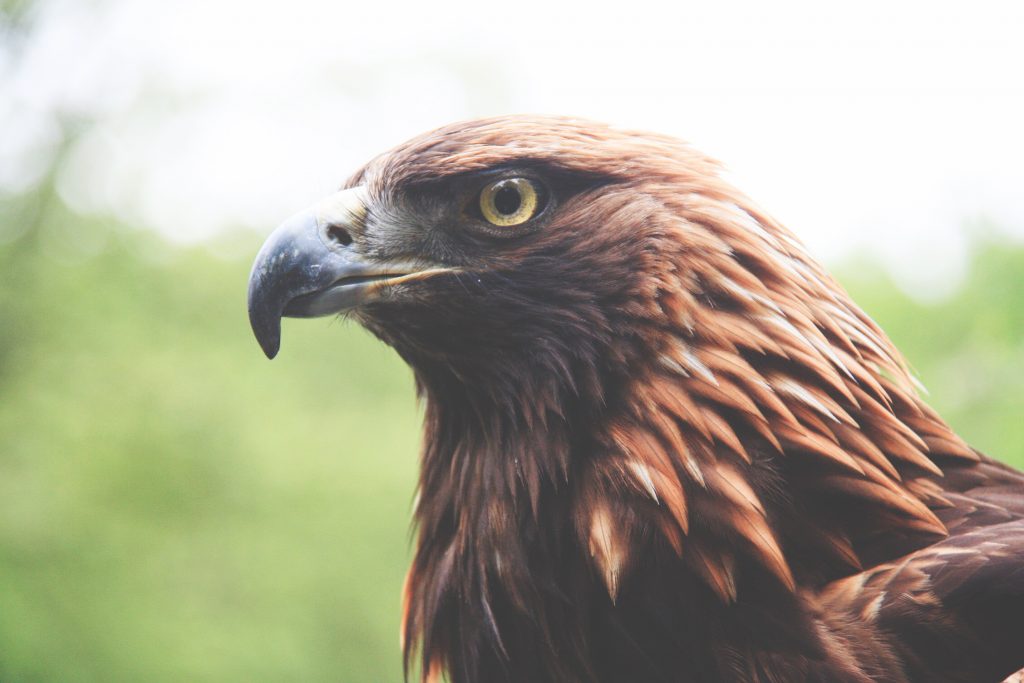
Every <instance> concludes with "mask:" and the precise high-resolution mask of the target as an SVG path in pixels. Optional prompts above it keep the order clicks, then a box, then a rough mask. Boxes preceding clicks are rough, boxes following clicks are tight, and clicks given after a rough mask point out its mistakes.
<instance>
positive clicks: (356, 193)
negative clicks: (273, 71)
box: [249, 117, 1024, 683]
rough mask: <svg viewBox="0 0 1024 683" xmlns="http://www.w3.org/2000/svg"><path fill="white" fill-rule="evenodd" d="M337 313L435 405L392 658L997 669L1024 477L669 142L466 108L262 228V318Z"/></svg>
mask: <svg viewBox="0 0 1024 683" xmlns="http://www.w3.org/2000/svg"><path fill="white" fill-rule="evenodd" d="M336 313H345V314H346V315H347V316H349V317H351V318H352V319H354V320H356V321H358V322H359V323H361V324H362V325H363V326H365V327H366V328H367V329H368V330H370V331H371V332H373V333H374V334H375V335H376V336H378V337H379V338H380V339H381V340H383V341H384V342H385V343H387V344H389V345H390V346H392V347H393V348H394V349H395V350H396V351H397V352H398V353H399V354H400V355H401V357H402V358H403V359H404V360H405V361H406V362H407V363H408V364H409V366H410V367H411V368H412V370H413V373H414V375H415V378H416V384H417V387H418V391H419V394H420V396H421V398H422V400H423V402H424V404H425V415H424V422H425V425H424V430H425V438H424V447H423V452H422V460H421V474H420V480H419V492H418V498H417V501H418V502H417V504H416V506H415V510H414V518H415V523H416V527H417V534H416V546H415V553H414V558H413V562H412V567H411V568H410V570H409V573H408V577H407V579H406V584H405V587H404V591H403V592H404V595H403V612H404V614H403V626H402V642H403V649H404V653H405V663H406V675H407V677H413V678H418V679H420V680H422V681H427V682H434V681H440V680H442V678H446V679H447V680H449V681H451V683H476V682H480V681H487V682H494V683H502V682H508V683H512V682H519V681H530V682H531V683H543V682H545V681H550V682H552V683H554V682H558V683H584V682H588V683H589V682H595V683H617V682H620V681H629V682H633V683H638V682H640V683H642V682H647V681H651V682H655V681H657V682H663V683H677V682H684V681H685V682H689V681H693V682H703V683H712V682H718V681H722V682H725V681H729V682H749V683H760V682H773V683H783V682H785V683H799V682H805V681H806V682H812V681H815V682H821V683H825V682H830V683H847V682H848V683H854V682H857V683H910V682H925V681H926V682H928V683H941V682H949V683H953V682H962V683H967V682H970V683H988V682H991V683H999V682H1000V681H1002V680H1004V679H1006V678H1007V677H1008V676H1011V675H1013V674H1014V672H1016V671H1018V670H1020V669H1022V668H1024V626H1022V623H1024V622H1022V620H1021V616H1020V615H1022V614H1024V475H1022V474H1021V473H1020V472H1017V471H1015V470H1013V469H1011V468H1009V467H1007V466H1005V465H1002V464H999V463H997V462H996V461H994V460H991V459H990V458H988V457H986V456H984V455H982V454H980V453H978V452H977V451H975V450H974V449H972V448H971V447H970V446H969V445H967V444H966V443H965V442H964V441H963V440H962V439H961V438H960V437H959V436H958V435H957V434H956V433H955V432H954V431H953V430H952V429H951V428H950V427H949V426H948V425H947V424H946V423H945V422H944V421H943V420H942V418H941V417H940V416H939V415H937V414H936V413H935V412H934V411H933V410H932V409H931V408H930V407H929V406H928V405H927V404H925V403H924V402H923V401H922V400H921V398H920V397H919V395H918V393H917V390H916V385H915V380H914V379H913V377H912V376H911V374H910V373H909V371H908V369H907V365H906V363H905V362H904V360H903V358H902V357H901V355H900V354H899V352H898V351H897V350H896V349H895V347H894V346H893V344H892V343H891V342H890V340H889V339H888V338H887V337H886V335H885V334H884V333H883V332H882V330H881V329H879V327H878V326H877V325H876V324H875V323H874V322H873V321H872V320H871V319H870V318H869V317H868V316H867V315H866V314H865V313H864V312H863V311H862V310H861V309H860V308H858V307H857V306H856V304H854V303H853V301H851V299H850V298H849V296H848V295H847V294H846V292H844V291H843V289H842V287H840V286H839V285H838V284H837V283H836V282H835V280H833V279H832V278H831V277H830V276H829V275H828V273H826V272H825V271H824V270H823V269H822V268H821V266H819V265H818V263H817V262H816V261H814V260H813V259H812V258H811V257H810V256H809V255H808V253H807V252H806V250H805V249H804V247H803V246H802V245H801V243H800V242H799V241H798V240H797V239H796V238H795V237H794V236H793V235H791V234H790V233H789V232H788V231H787V230H786V229H785V228H784V227H783V226H781V225H780V224H779V223H778V222H776V221H775V220H773V219H772V218H771V217H770V216H769V215H768V214H767V213H765V212H764V211H763V210H761V209H760V208H759V207H758V206H757V205H756V204H754V203H753V202H752V201H751V200H750V199H748V198H747V197H746V196H745V195H743V194H742V193H740V192H739V191H738V190H736V189H735V188H733V187H732V186H731V185H729V184H728V183H727V182H726V181H725V180H724V179H723V178H722V175H721V172H720V167H719V165H718V164H717V163H716V162H714V161H713V160H711V159H709V158H707V157H705V156H703V155H702V154H700V153H699V152H697V151H695V150H694V149H693V148H691V147H689V146H688V145H686V144H684V143H682V142H680V141H678V140H675V139H673V138H670V137H665V136H659V135H651V134H645V133H637V132H632V131H624V130H620V129H617V128H612V127H609V126H605V125H601V124H597V123H593V122H588V121H581V120H578V119H568V118H547V117H502V118H494V119H486V120H479V121H471V122H464V123H458V124H454V125H451V126H448V127H445V128H441V129H439V130H436V131H433V132H430V133H427V134H425V135H423V136H420V137H418V138H415V139H413V140H411V141H409V142H407V143H405V144H403V145H400V146H399V147H397V148H395V149H394V150H392V151H391V152H389V153H386V154H384V155H382V156H379V157H377V158H376V159H374V160H373V161H371V162H370V163H369V164H368V165H367V166H366V167H364V168H363V169H361V170H360V171H358V172H357V173H356V174H355V175H354V176H352V178H351V179H350V180H349V181H348V183H347V184H346V186H345V188H344V189H342V190H340V191H339V192H338V193H337V194H335V195H333V196H332V197H329V198H327V199H325V200H324V201H323V202H321V203H320V204H318V205H316V206H314V207H312V208H310V209H309V210H307V211H305V212H303V213H301V214H299V215H297V216H295V217H293V218H292V219H290V220H289V221H288V222H287V223H285V224H284V225H282V227H281V228H279V229H278V231H277V232H275V233H274V235H272V236H271V238H270V239H269V240H268V241H267V243H266V245H265V246H264V248H263V250H262V251H261V252H260V254H259V256H258V257H257V259H256V263H255V265H254V266H253V272H252V275H251V278H250V282H249V314H250V319H251V321H252V326H253V330H254V332H255V333H256V336H257V339H258V340H259V342H260V344H261V345H262V346H263V348H264V350H265V351H266V353H267V355H268V356H271V357H273V355H274V354H276V353H277V350H278V347H279V343H280V320H281V318H282V316H294V317H309V316H318V315H330V314H336Z"/></svg>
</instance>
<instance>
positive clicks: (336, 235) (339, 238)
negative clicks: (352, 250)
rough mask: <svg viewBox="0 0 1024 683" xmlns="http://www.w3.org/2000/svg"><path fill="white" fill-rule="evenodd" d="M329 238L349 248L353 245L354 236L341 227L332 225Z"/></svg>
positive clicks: (328, 230) (328, 232) (329, 229)
mask: <svg viewBox="0 0 1024 683" xmlns="http://www.w3.org/2000/svg"><path fill="white" fill-rule="evenodd" d="M327 236H328V237H330V238H331V240H333V241H334V242H335V243H337V244H339V245H341V246H343V247H347V246H348V245H350V244H352V235H350V234H349V232H348V230H346V229H345V228H343V227H341V226H340V225H332V226H330V227H328V228H327Z"/></svg>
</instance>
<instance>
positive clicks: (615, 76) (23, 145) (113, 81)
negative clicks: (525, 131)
mask: <svg viewBox="0 0 1024 683" xmlns="http://www.w3.org/2000/svg"><path fill="white" fill-rule="evenodd" d="M0 8H2V9H0V681H4V682H8V681H17V682H23V681H60V682H76V681H104V682H106V681H147V682H161V681H211V682H214V681H216V682H221V681H356V682H362V681H366V682H370V683H376V682H387V681H398V680H400V679H401V672H400V665H399V656H398V638H397V632H398V611H399V597H398V596H399V590H400V586H401V580H402V576H403V573H404V569H405V565H406V563H407V559H408V547H409V546H408V532H407V525H408V516H409V509H410V501H411V499H412V494H413V486H414V480H415V469H416V451H417V447H418V424H419V414H418V408H417V406H416V404H415V401H414V398H413V389H412V382H411V377H410V374H409V372H408V370H406V369H405V368H404V367H403V366H402V365H401V363H400V362H399V360H398V359H397V357H395V356H394V355H393V354H392V353H391V352H390V350H388V349H387V348H385V347H383V346H381V345H380V344H378V343H376V342H375V341H374V340H372V339H370V338H369V337H368V336H367V335H366V334H365V333H363V332H362V331H361V330H359V329H357V328H355V327H354V326H349V325H343V324H340V323H338V322H331V321H324V320H321V321H315V322H308V321H287V322H286V325H285V330H284V340H283V341H284V343H283V350H282V353H281V355H280V356H279V357H278V359H277V360H275V361H274V362H273V363H269V362H267V361H266V359H265V358H264V357H263V356H262V354H261V353H260V351H259V348H258V347H257V345H256V343H255V342H254V341H253V339H252V338H251V336H250V333H249V329H248V323H247V320H246V313H245V300H244V296H245V285H246V278H247V273H248V268H249V265H250V263H251V259H252V257H253V255H254V254H255V252H256V250H257V249H258V246H259V244H260V242H261V240H262V237H263V236H264V235H266V234H267V233H268V232H269V231H270V230H271V229H272V228H273V227H274V225H276V224H277V223H278V222H279V221H281V220H282V219H283V218H285V217H286V216H287V215H288V214H290V213H291V212H293V211H295V210H296V209H298V208H301V207H303V206H305V205H306V204H308V203H310V202H311V201H313V200H315V199H316V198H318V197H320V196H322V195H324V194H326V193H328V192H329V191H330V190H331V189H333V188H334V187H336V186H337V185H338V184H339V183H340V182H341V180H342V179H344V178H345V177H346V176H347V175H348V174H349V173H350V172H351V171H352V170H353V169H354V168H356V167H357V166H358V165H360V164H361V163H362V162H363V161H365V160H366V159H367V158H368V157H370V156H371V155H373V154H376V153H378V152H381V151H383V150H386V149H387V148H389V147H390V146H392V145H394V144H396V143H398V142H400V141H402V140H404V139H405V138H407V137H409V136H411V135H413V134H416V133H418V132H421V131H422V130H425V129H427V128H430V127H433V126H436V125H440V124H444V123H447V122H449V121H451V120H455V119H462V118H470V117H475V116H481V115H490V114H499V113H509V112H531V111H533V112H543V113H562V114H571V115H579V116H586V117H590V118H597V119H602V120H606V121H610V122H613V123H616V124H619V125H623V126H631V127H639V128H646V129H652V130H657V131H660V132H666V133H671V134H676V135H678V136H680V137H684V138H687V139H690V140H692V141H693V142H694V143H695V144H697V145H698V146H700V147H701V148H703V149H705V150H706V151H709V152H711V153H712V154H714V155H716V156H718V157H719V158H721V159H723V160H724V161H725V162H726V163H727V165H728V166H729V167H730V169H731V173H732V175H733V176H734V179H735V181H736V183H737V184H739V185H740V186H741V187H743V188H744V189H745V190H746V191H748V192H749V193H750V194H751V195H752V196H754V197H755V199H757V200H758V201H759V202H760V203H761V204H762V205H763V206H764V207H766V208H767V209H768V210H769V211H770V212H771V213H773V214H775V215H776V216H777V217H778V218H780V219H781V220H782V221H783V222H785V223H787V224H788V225H789V226H790V227H791V228H792V229H793V230H794V231H795V232H797V233H798V234H799V235H801V236H802V237H803V238H804V239H805V241H806V242H807V243H808V244H809V246H810V248H811V250H812V252H814V253H816V254H817V255H819V256H820V257H821V258H822V259H823V260H825V261H826V263H827V264H828V265H829V266H830V267H831V268H832V269H833V271H834V272H835V273H837V275H838V276H839V278H840V279H841V280H842V282H843V283H844V284H845V285H846V286H847V287H848V288H849V289H850V290H851V291H852V293H853V294H854V296H855V298H856V299H857V300H858V301H860V302H861V304H862V305H863V306H864V307H865V308H866V309H867V310H868V312H869V313H870V314H872V315H873V316H874V317H875V318H876V319H877V320H878V321H879V322H880V323H881V324H882V326H883V327H884V328H886V329H887V330H888V332H889V333H890V334H891V336H892V337H893V338H894V339H895V341H896V343H897V344H898V345H899V346H900V347H901V348H902V349H903V350H904V352H905V353H906V354H907V356H908V357H909V359H910V362H911V364H912V365H913V366H914V367H915V368H916V370H917V372H918V374H919V376H920V377H921V379H922V381H923V382H924V384H925V385H926V386H927V387H928V388H929V390H930V392H931V395H930V400H931V402H932V404H933V405H934V406H935V407H936V408H937V409H939V410H940V412H942V413H943V414H944V415H945V416H946V417H947V418H948V419H949V420H950V421H951V422H952V424H953V425H954V426H955V427H956V428H957V429H958V430H960V432H961V433H962V434H963V435H964V436H965V437H967V438H968V439H969V440H970V441H971V442H972V443H973V444H975V445H976V446H978V447H979V448H981V449H983V450H984V451H987V452H988V453H990V454H992V455H994V456H996V457H999V458H1003V459H1005V460H1007V461H1009V462H1012V463H1015V464H1017V465H1018V466H1024V420H1022V419H1021V417H1022V410H1024V391H1022V390H1021V386H1022V384H1024V362H1022V361H1024V245H1022V238H1024V171H1022V168H1024V167H1022V163H1021V160H1022V159H1024V132H1022V124H1021V122H1022V121H1024V78H1022V77H1021V65H1022V64H1024V41H1021V39H1020V36H1021V35H1022V32H1024V4H1022V3H1019V2H1009V1H1008V2H985V1H981V2H973V3H956V4H952V3H949V4H947V3H943V2H935V1H933V2H927V3H913V2H891V1H886V2H876V1H873V0H868V1H867V2H860V3H852V4H851V3H847V4H846V5H845V6H843V8H839V6H834V5H832V4H830V3H818V2H780V3H755V2H740V3H737V2H718V3H711V2H702V3H691V2H682V3H675V4H669V3H666V4H653V3H648V2H645V1H643V0H641V1H640V2H630V3H626V4H618V5H610V6H608V7H605V8H600V7H598V3H587V4H573V3H567V4H557V3H550V2H548V3H540V2H532V1H530V0H522V1H518V2H515V3H479V2H470V1H468V0H465V1H462V2H450V3H419V4H412V3H409V4H398V5H396V4H392V3H388V2H377V3H353V2H326V1H325V2H316V1H314V0H289V1H288V2H265V3H262V2H254V1H247V0H181V1H179V2H173V3H171V2H164V1H163V0H36V1H33V0H24V1H18V0H14V1H11V0H2V1H0Z"/></svg>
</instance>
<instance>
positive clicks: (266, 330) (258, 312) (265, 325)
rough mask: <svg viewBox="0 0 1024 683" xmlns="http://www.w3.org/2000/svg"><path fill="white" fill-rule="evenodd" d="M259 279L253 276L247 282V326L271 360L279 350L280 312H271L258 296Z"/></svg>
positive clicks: (263, 300)
mask: <svg viewBox="0 0 1024 683" xmlns="http://www.w3.org/2000/svg"><path fill="white" fill-rule="evenodd" d="M260 280H261V278H259V277H258V276H256V275H255V274H254V276H253V278H252V279H251V280H250V281H249V324H250V325H251V326H252V333H253V335H255V337H256V341H257V342H259V345H260V348H261V349H263V353H265V354H266V355H267V358H270V359H273V358H274V356H276V355H277V352H278V351H279V350H280V349H281V311H273V310H271V308H272V307H271V306H268V305H267V304H268V302H267V301H266V300H265V299H264V298H263V297H261V296H260V294H261V291H260V287H259V282H260Z"/></svg>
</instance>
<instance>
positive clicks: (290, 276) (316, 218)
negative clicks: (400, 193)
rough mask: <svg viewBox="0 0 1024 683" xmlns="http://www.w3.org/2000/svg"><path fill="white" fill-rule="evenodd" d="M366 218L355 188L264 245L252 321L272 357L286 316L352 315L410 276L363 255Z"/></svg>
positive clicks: (362, 195)
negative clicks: (388, 285)
mask: <svg viewBox="0 0 1024 683" xmlns="http://www.w3.org/2000/svg"><path fill="white" fill-rule="evenodd" d="M365 219H366V190H365V189H364V188H363V187H354V188H351V189H348V190H343V191H341V192H338V193H337V194H335V195H332V196H330V197H328V198H327V199H325V200H323V201H321V202H320V203H318V204H316V205H314V206H312V207H310V208H309V209H306V210H305V211H302V212H300V213H297V214H295V215H294V216H292V217H291V218H289V219H288V220H286V221H285V222H284V223H282V224H281V226H280V227H279V228H278V229H277V230H275V231H274V232H273V233H272V234H271V235H270V237H269V238H268V239H267V241H266V242H265V243H264V245H263V248H262V249H260V252H259V254H258V255H257V256H256V262H255V263H254V264H253V266H252V272H251V273H250V275H249V322H250V324H251V325H252V331H253V333H254V334H255V335H256V341H258V342H259V344H260V346H261V347H262V348H263V352H264V353H265V354H267V357H268V358H273V357H274V356H276V355H277V351H278V349H279V348H280V346H281V318H282V316H290V317H294V318H311V317H316V316H322V315H331V314H333V313H340V312H342V311H346V310H349V309H351V308H354V307H355V306H357V305H359V304H360V303H362V302H363V301H364V300H366V298H367V297H369V296H370V295H372V294H373V293H374V292H375V291H376V290H377V289H379V285H380V284H381V283H382V282H384V281H387V280H391V279H394V278H395V277H396V276H402V275H406V274H408V273H409V272H410V268H409V267H408V266H407V265H402V264H381V263H373V262H370V261H368V260H366V259H365V258H364V257H363V256H361V255H360V254H359V251H358V247H359V240H360V238H361V237H362V234H363V228H364V222H365ZM413 270H414V269H413Z"/></svg>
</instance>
